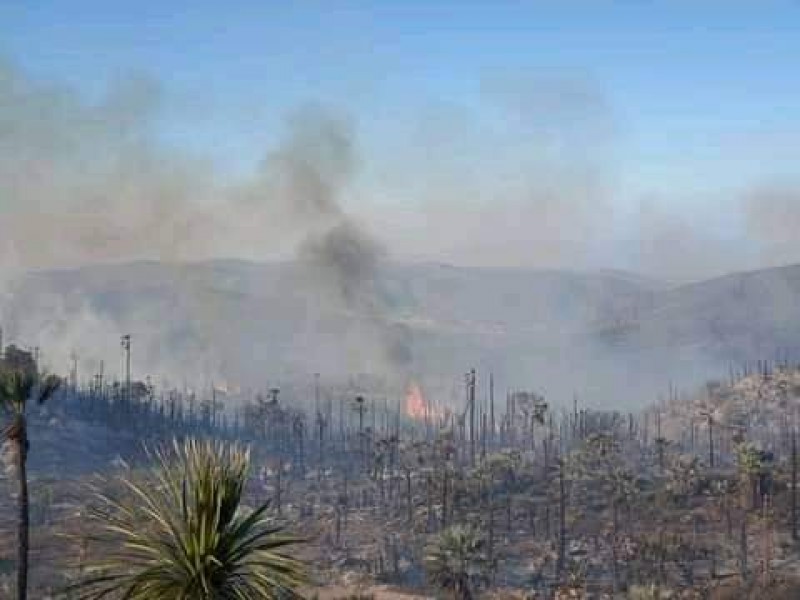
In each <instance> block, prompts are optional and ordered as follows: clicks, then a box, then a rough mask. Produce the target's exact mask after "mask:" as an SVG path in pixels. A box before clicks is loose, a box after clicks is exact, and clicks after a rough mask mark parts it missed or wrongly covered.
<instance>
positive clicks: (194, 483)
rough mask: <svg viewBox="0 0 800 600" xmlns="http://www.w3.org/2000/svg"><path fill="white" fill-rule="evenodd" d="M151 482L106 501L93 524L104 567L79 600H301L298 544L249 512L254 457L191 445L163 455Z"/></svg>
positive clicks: (94, 570) (81, 586)
mask: <svg viewBox="0 0 800 600" xmlns="http://www.w3.org/2000/svg"><path fill="white" fill-rule="evenodd" d="M155 462H156V465H155V467H154V468H153V473H152V476H151V477H149V478H146V479H145V480H144V481H135V480H134V478H133V477H119V478H117V483H118V484H119V485H121V488H122V490H123V491H124V492H125V493H124V494H123V495H122V497H120V498H112V497H111V496H110V495H108V494H106V493H102V492H100V493H98V498H99V500H100V505H101V507H100V508H99V509H96V510H93V511H92V512H91V516H92V518H93V520H94V521H95V522H96V523H97V524H98V525H99V527H100V533H99V534H97V535H96V536H95V537H94V538H92V539H93V541H95V542H99V543H102V544H104V547H103V556H104V558H103V559H101V560H99V561H97V562H95V563H91V564H90V565H89V569H88V573H89V575H88V577H87V578H86V579H85V580H84V581H82V582H80V583H78V584H77V585H76V586H74V587H73V588H72V591H77V592H78V597H79V598H84V599H100V598H117V597H119V598H126V599H129V600H152V599H154V598H159V599H160V600H190V599H191V600H195V599H197V600H212V599H213V600H217V599H226V600H227V599H230V600H257V599H258V600H262V599H273V598H278V597H280V598H294V597H299V594H298V592H297V590H298V588H299V586H300V585H302V583H303V582H304V581H305V573H304V568H303V565H302V563H301V562H299V561H298V560H296V559H295V558H292V557H291V556H289V555H287V554H285V553H284V549H285V548H286V547H287V546H290V545H292V544H295V543H297V542H299V541H300V540H299V539H298V538H296V537H294V536H291V535H289V534H287V533H285V531H284V529H283V527H282V526H280V525H276V524H274V523H273V522H272V521H271V520H270V518H268V516H267V514H266V511H267V505H266V504H265V505H262V506H260V507H258V508H256V509H255V510H254V511H252V512H250V513H249V514H246V511H245V510H244V509H243V506H242V499H243V494H244V488H245V484H246V482H247V478H248V469H249V463H250V460H249V452H248V451H247V450H246V449H243V448H241V447H239V446H238V445H235V444H225V443H222V442H211V441H195V440H189V441H186V442H184V443H182V444H181V443H177V442H175V443H174V444H173V449H172V451H171V452H167V451H159V452H156V453H155Z"/></svg>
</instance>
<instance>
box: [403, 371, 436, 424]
mask: <svg viewBox="0 0 800 600" xmlns="http://www.w3.org/2000/svg"><path fill="white" fill-rule="evenodd" d="M406 415H408V416H409V417H411V418H412V419H414V420H421V419H424V418H426V417H427V416H431V414H430V408H429V407H428V403H427V402H426V401H425V397H424V396H423V395H422V390H421V389H420V387H419V385H417V383H415V382H413V381H412V382H411V383H410V384H409V385H408V389H407V390H406Z"/></svg>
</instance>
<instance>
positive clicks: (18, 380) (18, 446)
mask: <svg viewBox="0 0 800 600" xmlns="http://www.w3.org/2000/svg"><path fill="white" fill-rule="evenodd" d="M9 352H13V354H11V355H10V356H7V357H6V359H5V360H3V361H0V409H2V410H3V411H4V412H6V413H7V414H8V415H9V421H8V424H7V425H6V426H5V427H4V428H3V429H2V431H0V439H2V440H3V443H4V444H8V447H9V450H10V454H11V456H12V457H13V462H14V469H15V471H16V475H17V482H18V486H19V493H18V495H17V504H18V509H19V516H18V523H17V598H18V599H19V600H25V598H27V596H28V548H29V543H28V534H29V533H28V532H29V527H30V525H29V523H30V502H29V498H28V468H27V465H28V447H29V445H30V444H29V441H28V418H27V412H28V406H29V402H31V401H35V402H36V403H37V404H43V403H44V402H45V401H46V400H48V399H49V398H50V397H51V396H52V395H53V394H54V393H55V391H56V390H57V389H58V386H59V385H60V383H61V380H60V379H59V378H58V377H56V376H54V375H49V376H41V375H40V374H39V372H38V370H37V367H36V362H35V361H34V360H33V357H32V356H31V355H30V354H29V353H27V352H22V351H13V350H11V349H10V350H9ZM11 356H13V357H15V358H14V360H11V358H10V357H11Z"/></svg>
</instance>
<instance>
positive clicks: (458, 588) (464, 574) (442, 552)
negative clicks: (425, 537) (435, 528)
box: [425, 525, 489, 600]
mask: <svg viewBox="0 0 800 600" xmlns="http://www.w3.org/2000/svg"><path fill="white" fill-rule="evenodd" d="M425 564H426V569H427V572H428V577H429V578H430V580H431V581H432V582H433V583H434V584H436V585H437V586H439V587H441V588H442V589H445V590H449V591H450V592H452V594H453V597H454V598H455V599H456V600H470V599H471V598H472V597H473V591H474V590H475V588H477V587H478V586H479V585H480V584H481V583H483V582H484V581H485V580H486V577H487V571H488V567H489V563H488V560H487V559H486V556H485V554H484V541H483V538H481V536H480V534H479V533H478V532H477V530H475V529H473V528H471V527H465V526H462V525H454V526H453V527H450V528H449V529H445V530H444V531H443V532H442V533H441V534H440V535H439V537H438V539H437V540H436V542H434V544H433V545H432V546H430V547H429V548H428V552H427V555H426V557H425Z"/></svg>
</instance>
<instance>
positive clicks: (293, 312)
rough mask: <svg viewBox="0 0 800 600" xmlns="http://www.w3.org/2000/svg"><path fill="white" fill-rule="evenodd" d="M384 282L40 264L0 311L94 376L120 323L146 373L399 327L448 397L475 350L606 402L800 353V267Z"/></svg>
mask: <svg viewBox="0 0 800 600" xmlns="http://www.w3.org/2000/svg"><path fill="white" fill-rule="evenodd" d="M375 284H376V287H377V288H378V289H379V293H378V296H379V297H380V303H379V304H380V305H379V306H378V307H377V308H376V309H375V310H370V311H368V312H367V313H366V314H365V313H364V312H361V311H358V310H355V309H353V308H350V307H347V306H344V305H342V304H341V303H340V302H336V301H334V300H332V296H331V290H330V289H328V288H327V287H326V286H325V285H322V284H321V283H320V281H319V280H318V278H317V276H316V275H315V272H314V271H313V270H312V269H309V268H308V266H307V265H304V264H303V263H297V262H286V263H251V262H245V261H237V260H215V261H209V262H201V263H191V264H164V263H156V262H139V263H130V264H121V265H102V266H91V267H84V268H80V269H73V270H61V271H40V272H32V273H28V274H26V275H24V276H22V277H19V278H17V279H16V280H14V281H12V282H10V283H9V284H8V285H7V286H6V288H5V295H4V297H3V301H2V324H3V327H4V330H5V332H6V336H7V339H8V340H16V341H19V342H22V343H27V344H30V345H39V346H40V347H41V348H42V352H43V353H44V354H43V356H44V359H45V361H46V362H49V363H50V364H51V365H52V367H53V368H54V369H56V370H59V371H66V370H67V368H68V365H69V364H70V359H69V356H70V354H71V353H72V352H73V351H76V352H77V353H78V354H79V355H80V357H81V369H82V371H83V374H84V376H86V375H88V374H89V373H90V372H95V371H97V370H98V369H99V359H103V360H104V361H105V364H104V368H105V370H106V373H107V374H108V375H109V376H114V375H116V374H118V373H119V372H120V370H119V358H120V352H119V336H120V335H121V334H122V333H131V334H132V335H133V339H134V343H133V362H134V366H135V369H136V370H137V372H138V373H139V374H142V373H149V374H152V375H153V376H158V377H164V376H171V377H172V381H173V382H180V381H181V380H182V379H183V378H186V379H188V380H197V379H198V378H200V379H201V380H202V381H204V382H208V381H217V382H220V381H229V382H244V383H247V384H250V385H260V384H262V383H263V382H266V381H274V380H279V381H285V380H289V379H295V380H296V379H306V380H307V379H309V378H310V376H311V374H313V373H315V372H320V373H322V374H325V375H326V376H329V377H332V376H345V375H346V374H348V373H358V372H381V371H383V370H386V369H387V365H386V364H385V363H383V362H380V361H378V359H377V356H378V355H379V353H380V351H381V348H380V346H381V344H382V343H383V341H382V340H381V339H379V338H381V336H383V335H384V333H385V332H386V331H391V332H392V335H393V336H395V338H397V339H400V340H401V343H402V344H404V345H406V346H407V347H408V351H409V358H408V361H407V362H402V363H400V364H398V365H395V366H393V365H389V367H391V368H392V370H395V371H397V373H394V374H395V375H399V376H400V377H401V378H407V377H411V376H414V377H417V378H428V379H429V380H432V381H433V380H435V381H438V382H439V383H441V382H451V385H450V387H451V388H452V390H451V393H452V394H453V395H454V397H458V396H457V395H458V393H459V392H458V389H459V388H458V386H459V385H460V383H461V375H460V374H461V373H462V372H463V371H464V370H465V369H466V368H468V367H470V366H476V367H478V368H479V369H481V370H482V371H483V372H485V371H487V370H489V369H491V370H493V371H494V372H495V373H496V375H497V377H498V380H499V381H502V382H503V384H504V385H509V386H531V387H535V388H538V389H541V390H542V391H545V392H547V393H550V394H555V395H556V396H559V397H563V399H566V398H568V397H571V394H572V392H573V391H575V392H578V393H580V394H582V395H584V396H589V397H590V398H594V399H595V403H597V404H603V403H605V402H607V401H611V400H613V401H614V402H615V403H619V402H625V401H629V402H633V401H635V400H634V399H635V398H636V397H637V395H641V394H648V395H650V394H654V393H655V392H656V391H657V390H659V389H663V387H664V386H665V385H666V384H667V382H669V381H675V382H684V381H685V382H687V383H688V382H692V381H696V380H697V379H700V378H704V377H708V376H716V375H718V374H719V371H720V370H722V369H723V368H724V366H725V364H726V362H727V361H730V360H734V361H739V360H746V359H756V358H761V357H773V356H775V355H776V354H777V353H779V352H783V353H794V354H797V355H800V344H798V342H797V340H799V339H800V329H799V328H798V327H799V326H798V325H797V324H798V323H800V302H799V301H800V267H786V268H783V269H771V270H765V271H759V272H753V273H743V274H736V275H730V276H726V277H722V278H719V279H714V280H710V281H706V282H701V283H695V284H692V285H686V286H678V287H675V286H672V287H670V286H666V285H665V284H662V283H659V282H655V281H651V280H648V279H645V278H641V277H638V276H635V275H632V274H628V273H624V272H614V271H608V272H596V273H579V272H568V271H554V270H531V269H489V268H462V267H452V266H447V265H437V264H411V265H409V264H395V263H389V264H385V265H382V266H381V268H380V269H379V280H378V281H376V282H375ZM397 339H394V341H393V343H395V342H397ZM440 387H441V389H444V388H445V387H446V386H444V384H441V385H440ZM620 395H622V396H623V397H620ZM629 398H630V399H629ZM650 399H652V397H650V396H648V398H647V400H650ZM589 401H590V402H591V400H589Z"/></svg>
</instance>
